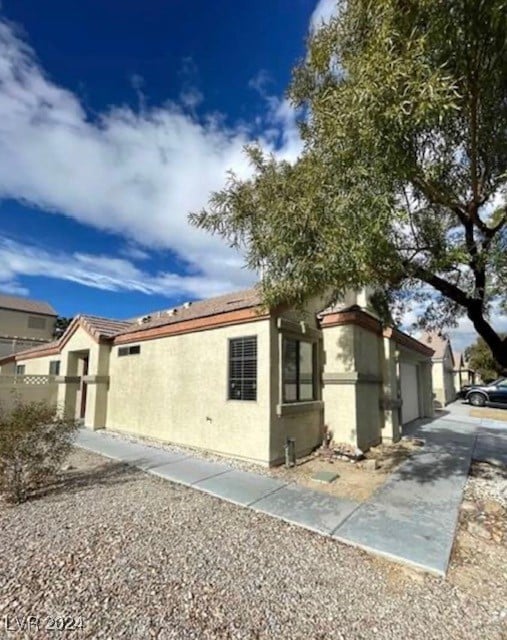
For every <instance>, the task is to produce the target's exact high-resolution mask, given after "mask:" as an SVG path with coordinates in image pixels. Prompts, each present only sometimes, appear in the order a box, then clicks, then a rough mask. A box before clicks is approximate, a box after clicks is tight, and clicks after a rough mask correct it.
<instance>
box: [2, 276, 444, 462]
mask: <svg viewBox="0 0 507 640" xmlns="http://www.w3.org/2000/svg"><path fill="white" fill-rule="evenodd" d="M365 304H366V299H365V296H364V294H351V295H350V296H347V300H346V304H344V305H342V307H341V308H339V307H337V306H335V307H333V308H332V309H327V310H326V311H324V312H323V313H320V314H319V313H318V312H319V311H320V310H321V309H322V306H323V305H322V303H319V302H318V301H317V300H314V301H312V302H311V303H309V304H308V306H307V308H306V310H305V311H296V310H295V309H290V308H278V309H271V310H270V309H265V308H263V307H262V305H261V300H260V298H259V295H258V292H257V291H256V290H255V289H250V290H247V291H241V292H236V293H232V294H229V295H225V296H220V297H217V298H213V299H210V300H203V301H200V302H194V303H191V304H190V303H186V304H185V305H182V306H181V307H178V308H176V309H169V310H167V311H162V312H158V313H153V314H151V315H149V316H145V317H142V318H139V319H137V320H134V321H115V320H107V319H102V318H97V317H92V316H78V317H76V318H75V319H74V320H73V321H72V323H71V324H70V325H69V327H68V328H67V330H66V331H65V333H64V334H63V336H62V337H61V338H60V339H59V340H57V341H55V342H53V343H51V344H49V345H46V346H43V347H39V348H36V349H31V350H29V351H26V352H24V353H20V354H15V355H13V356H11V357H8V358H4V359H2V360H0V366H1V372H2V375H6V374H7V376H8V375H9V374H13V373H14V372H15V369H16V367H19V366H23V367H24V368H25V373H26V374H27V375H33V377H34V378H36V377H37V375H40V376H47V375H48V374H49V373H50V372H53V373H55V374H56V372H58V375H56V378H51V383H53V380H56V382H57V384H58V391H57V399H58V402H59V403H60V405H61V406H62V407H63V409H64V411H65V412H66V413H67V414H68V415H71V416H75V417H77V418H81V419H82V420H83V421H84V424H85V426H87V427H90V428H93V429H98V428H106V429H111V430H114V431H121V432H125V433H131V434H135V435H140V436H145V437H150V438H154V439H157V440H162V441H166V442H171V443H175V444H179V445H183V446H188V447H195V448H198V449H205V450H207V451H213V452H216V453H220V454H223V455H227V456H232V457H237V458H243V459H246V460H251V461H255V462H258V463H261V464H266V465H267V464H270V465H273V464H279V463H280V462H282V461H283V459H284V448H285V444H286V442H287V439H288V438H293V439H294V440H295V448H296V452H297V455H298V456H301V455H304V454H307V453H309V452H310V451H312V450H313V449H314V448H315V447H317V446H319V445H320V444H321V442H322V439H323V435H324V427H325V425H327V426H328V428H329V429H331V430H332V431H333V433H334V438H335V440H336V441H337V442H348V443H351V444H353V445H356V446H359V447H361V448H363V449H367V448H368V447H369V446H372V445H374V444H377V443H379V442H381V441H396V440H398V439H399V438H400V435H401V429H402V425H403V424H404V423H407V422H409V421H411V420H413V419H415V418H417V417H420V416H431V415H432V410H433V406H432V395H431V356H432V354H433V351H432V350H431V349H430V348H428V347H426V346H424V345H422V344H421V343H419V342H417V341H416V340H414V339H413V338H410V337H409V336H407V335H406V334H404V333H402V332H400V331H398V330H396V329H384V328H383V327H382V324H381V322H380V321H379V320H378V318H376V317H375V316H374V315H373V314H372V313H371V312H370V311H368V310H367V309H365V308H363V307H364V305H365ZM49 386H51V385H49Z"/></svg>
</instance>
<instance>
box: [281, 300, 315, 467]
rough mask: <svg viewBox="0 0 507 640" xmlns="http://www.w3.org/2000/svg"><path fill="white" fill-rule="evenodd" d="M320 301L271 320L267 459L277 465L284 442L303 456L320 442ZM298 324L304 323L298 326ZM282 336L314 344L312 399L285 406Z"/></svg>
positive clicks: (282, 457) (311, 302) (282, 453)
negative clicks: (316, 314)
mask: <svg viewBox="0 0 507 640" xmlns="http://www.w3.org/2000/svg"><path fill="white" fill-rule="evenodd" d="M321 308H322V306H321V302H320V301H319V300H318V299H316V300H313V301H310V303H309V305H308V307H307V310H306V311H303V312H301V311H298V310H289V311H286V312H283V313H281V314H279V316H278V317H275V318H272V319H271V349H270V350H271V358H270V378H271V385H270V389H271V429H270V445H269V460H270V463H271V464H278V463H280V462H282V461H283V459H284V452H285V443H286V441H287V439H288V438H291V439H294V440H295V447H296V455H297V456H303V455H306V454H308V453H309V452H310V451H312V450H313V449H315V448H316V447H318V446H319V445H320V444H321V443H322V438H323V427H324V407H323V403H322V390H321V382H320V381H321V374H322V366H323V348H322V344H323V343H322V332H321V331H320V329H318V327H317V321H316V316H315V310H316V309H321ZM301 321H303V322H304V323H305V324H304V326H302V325H301ZM284 337H287V338H293V339H296V340H301V341H305V342H310V343H312V344H314V345H315V347H314V348H315V377H316V388H315V391H316V395H315V400H312V401H307V402H294V403H284V400H283V388H282V367H283V362H282V359H281V355H280V354H281V348H282V346H281V345H282V341H283V339H284Z"/></svg>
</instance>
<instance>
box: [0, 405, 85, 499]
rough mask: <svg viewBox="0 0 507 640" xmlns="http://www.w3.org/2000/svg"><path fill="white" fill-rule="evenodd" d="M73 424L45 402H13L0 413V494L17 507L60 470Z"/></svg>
mask: <svg viewBox="0 0 507 640" xmlns="http://www.w3.org/2000/svg"><path fill="white" fill-rule="evenodd" d="M77 428H78V425H77V422H76V421H75V420H72V419H70V418H64V417H62V416H61V415H60V414H59V412H58V410H57V407H56V406H55V405H52V404H50V403H48V402H45V401H41V402H22V401H21V400H17V401H16V403H15V405H14V407H13V409H12V410H11V411H4V410H1V409H0V492H1V493H3V494H4V495H5V496H6V498H7V500H8V501H9V502H14V503H20V502H23V501H25V500H26V499H27V497H28V496H29V494H30V492H31V491H33V490H35V489H37V488H39V487H41V486H42V485H43V484H44V483H45V482H47V481H48V479H50V478H51V477H53V476H54V475H55V473H56V472H57V471H58V470H59V469H60V467H61V465H62V463H63V461H64V460H65V458H66V457H67V456H68V454H69V453H70V450H71V447H72V442H73V438H74V435H75V432H76V430H77Z"/></svg>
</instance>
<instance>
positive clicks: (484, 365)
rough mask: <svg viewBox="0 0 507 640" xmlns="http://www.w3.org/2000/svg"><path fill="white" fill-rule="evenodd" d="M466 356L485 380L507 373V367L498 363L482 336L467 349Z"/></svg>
mask: <svg viewBox="0 0 507 640" xmlns="http://www.w3.org/2000/svg"><path fill="white" fill-rule="evenodd" d="M504 338H505V336H504ZM464 356H465V360H466V361H467V363H468V364H469V366H470V367H471V369H473V370H474V371H476V372H477V373H478V374H479V375H480V377H481V379H482V380H483V381H484V382H491V381H492V380H495V379H496V378H498V376H499V375H505V374H507V369H506V368H502V367H500V366H499V365H498V362H496V360H495V359H494V358H493V355H492V354H491V350H490V349H489V347H488V345H487V344H486V343H485V342H484V340H483V339H482V338H481V337H479V338H477V340H476V341H475V342H474V344H472V345H471V346H470V347H467V348H466V349H465V353H464Z"/></svg>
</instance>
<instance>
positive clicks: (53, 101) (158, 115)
mask: <svg viewBox="0 0 507 640" xmlns="http://www.w3.org/2000/svg"><path fill="white" fill-rule="evenodd" d="M195 73H196V68H195V64H194V63H193V61H192V60H191V59H186V60H185V61H184V65H183V70H182V75H183V76H184V77H185V78H187V79H188V77H189V76H192V74H194V75H195ZM133 82H134V88H136V89H137V90H138V91H141V87H142V79H140V78H138V77H135V79H133ZM186 97H187V98H188V95H187V96H186ZM197 97H198V96H197V94H194V96H193V98H192V101H191V102H192V104H193V105H194V107H195V105H196V99H197ZM186 102H187V106H188V100H186ZM190 106H192V105H190ZM264 117H265V119H266V120H265V121H266V122H267V125H268V126H269V128H270V135H269V136H264V137H262V138H261V140H260V143H261V144H263V145H264V146H265V147H266V149H267V150H271V151H273V150H276V151H277V152H279V153H280V154H281V156H282V157H288V158H290V159H294V158H295V157H296V155H297V153H298V152H299V149H300V143H299V146H298V135H297V130H296V128H295V115H294V114H293V113H291V110H290V108H289V107H288V105H287V104H286V103H285V102H284V101H281V100H278V99H273V100H272V101H271V103H270V105H269V113H268V114H267V115H266V114H265V116H264ZM273 130H275V132H277V136H275V135H272V132H273ZM275 140H276V142H275ZM250 141H251V131H250V129H249V128H248V127H247V126H245V125H237V126H234V127H227V126H225V125H224V121H223V118H222V117H221V116H220V115H216V114H211V115H209V116H208V117H207V118H206V119H205V120H198V119H197V118H195V117H194V116H193V115H192V113H188V112H186V111H185V110H184V109H183V108H182V106H181V105H179V104H176V103H174V102H169V103H166V104H164V105H162V106H158V107H153V108H148V109H147V108H145V107H143V108H140V110H139V111H138V112H135V111H133V110H132V109H131V108H129V107H125V106H123V107H111V108H110V109H109V110H108V111H107V112H104V113H102V114H99V115H98V116H97V117H96V119H92V118H91V117H90V116H89V114H88V113H87V112H86V110H85V108H84V107H83V106H82V104H81V103H80V101H79V98H78V97H77V96H76V95H75V94H73V93H72V92H70V91H68V90H66V89H64V88H62V87H59V86H58V85H57V84H56V83H54V82H53V81H52V80H51V79H50V78H48V77H47V75H46V74H45V73H44V70H43V69H42V68H41V67H40V65H39V63H38V62H37V60H36V58H35V54H34V52H33V51H32V49H31V48H30V47H29V46H28V45H27V44H26V42H24V41H23V40H22V39H21V38H20V37H19V36H18V35H17V34H16V33H15V32H14V30H13V28H12V26H11V25H9V24H7V23H6V22H2V21H0V166H1V167H2V170H1V171H0V198H13V199H16V200H19V201H23V202H25V203H28V204H29V205H32V206H37V207H40V208H41V209H43V210H45V211H47V212H50V213H53V214H63V215H66V216H69V217H71V218H73V219H75V220H77V221H78V222H80V223H83V224H86V225H90V226H93V227H95V228H97V229H103V230H108V231H112V232H115V233H117V234H120V235H122V236H124V237H125V238H126V240H128V241H131V242H133V243H135V245H136V246H139V245H140V246H142V247H144V248H165V249H171V250H172V251H174V252H176V253H177V254H178V255H179V256H180V257H181V258H182V259H183V260H184V261H186V262H187V263H188V264H189V266H190V267H191V268H194V269H195V270H197V271H198V272H199V273H200V274H201V275H202V278H204V279H205V280H206V279H207V280H208V281H209V282H210V283H211V284H210V286H212V287H213V286H216V283H218V282H223V283H227V286H231V287H232V288H237V287H239V286H242V285H243V284H244V283H245V280H246V279H248V278H246V276H245V272H244V271H243V270H242V269H241V268H240V267H241V265H242V258H241V256H240V255H238V254H237V253H235V252H234V251H233V250H231V249H229V248H228V247H226V246H225V245H224V243H223V242H222V241H221V240H220V239H218V238H216V237H213V236H211V235H209V234H208V233H205V232H204V231H200V230H197V229H195V228H193V227H190V226H189V224H188V221H187V214H188V212H189V211H194V210H199V209H200V208H201V207H203V206H204V205H205V204H206V203H207V200H208V197H209V194H210V192H211V191H213V190H216V189H218V188H220V187H221V186H222V185H223V183H224V179H225V176H226V172H227V170H229V169H231V168H232V169H234V170H235V171H236V172H237V173H238V175H240V176H243V177H244V176H247V175H249V173H250V170H251V169H250V167H249V166H248V163H247V159H246V157H245V155H244V152H243V147H244V145H245V144H246V143H247V142H250ZM280 144H281V148H280V149H278V146H279V145H280ZM249 277H251V276H249ZM4 282H6V281H5V279H4ZM213 283H215V284H213ZM13 286H14V285H13ZM199 286H200V285H199Z"/></svg>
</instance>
